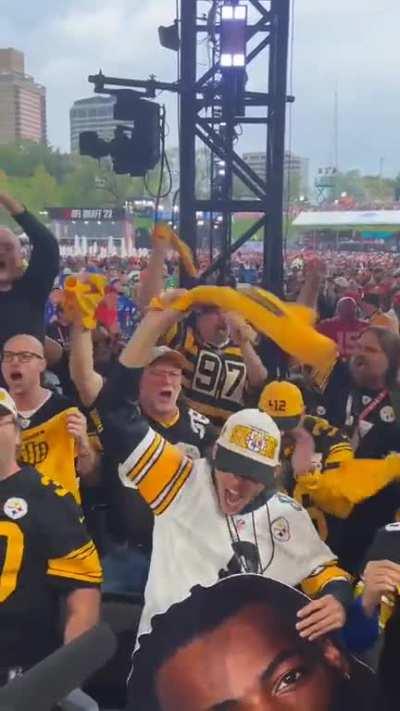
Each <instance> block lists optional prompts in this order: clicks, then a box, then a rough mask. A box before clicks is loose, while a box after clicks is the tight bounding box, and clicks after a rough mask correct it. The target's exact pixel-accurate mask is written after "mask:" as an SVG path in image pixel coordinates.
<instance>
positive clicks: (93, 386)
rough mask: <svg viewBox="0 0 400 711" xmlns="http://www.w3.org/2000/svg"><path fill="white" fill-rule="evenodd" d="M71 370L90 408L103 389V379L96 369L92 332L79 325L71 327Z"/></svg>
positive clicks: (80, 395)
mask: <svg viewBox="0 0 400 711" xmlns="http://www.w3.org/2000/svg"><path fill="white" fill-rule="evenodd" d="M69 368H70V373H71V379H72V382H73V383H74V385H75V387H76V389H77V391H78V393H79V397H80V399H81V401H82V404H83V405H85V406H86V407H90V405H92V403H93V402H94V401H95V400H96V398H97V396H98V395H99V393H100V391H101V388H102V387H103V378H102V376H101V375H100V374H99V373H96V371H95V369H94V359H93V341H92V332H91V331H88V330H87V329H85V328H83V326H81V325H80V324H77V323H74V324H72V326H71V343H70V356H69Z"/></svg>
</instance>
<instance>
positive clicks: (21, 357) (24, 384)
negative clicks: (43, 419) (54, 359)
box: [1, 334, 46, 409]
mask: <svg viewBox="0 0 400 711" xmlns="http://www.w3.org/2000/svg"><path fill="white" fill-rule="evenodd" d="M45 369H46V361H45V359H44V350H43V345H42V344H41V343H40V341H38V339H37V338H35V337H34V336H29V335H28V334H20V335H18V336H13V337H12V338H9V339H8V341H6V343H5V344H4V346H3V357H2V362H1V372H2V374H3V378H4V380H5V381H6V383H7V387H8V389H9V391H10V393H11V395H12V396H13V398H14V400H15V401H16V403H17V407H21V409H23V408H24V405H23V401H24V400H25V401H26V398H29V400H32V401H33V403H34V404H35V402H36V400H37V399H38V398H39V399H40V397H41V396H42V395H41V393H42V389H41V377H42V373H43V371H44V370H45ZM34 404H33V405H32V407H34ZM26 409H30V408H26Z"/></svg>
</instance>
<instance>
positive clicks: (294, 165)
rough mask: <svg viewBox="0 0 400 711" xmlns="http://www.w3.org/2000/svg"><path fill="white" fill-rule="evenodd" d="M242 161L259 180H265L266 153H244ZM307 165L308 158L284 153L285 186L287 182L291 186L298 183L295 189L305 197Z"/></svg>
mask: <svg viewBox="0 0 400 711" xmlns="http://www.w3.org/2000/svg"><path fill="white" fill-rule="evenodd" d="M243 160H244V161H246V163H248V165H249V166H250V168H252V169H253V170H254V172H255V173H257V175H258V176H259V177H260V178H263V179H265V171H266V165H265V163H266V153H262V152H258V153H244V154H243ZM308 165H309V160H308V158H302V157H301V156H297V155H295V154H294V153H291V152H290V151H285V159H284V166H283V167H284V176H285V185H287V182H288V181H290V182H291V183H292V185H293V184H296V183H297V181H298V183H297V187H298V189H299V191H300V193H302V194H304V195H307V194H308V187H309V186H308Z"/></svg>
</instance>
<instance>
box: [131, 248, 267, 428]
mask: <svg viewBox="0 0 400 711" xmlns="http://www.w3.org/2000/svg"><path fill="white" fill-rule="evenodd" d="M167 248H168V245H167V244H166V242H165V240H162V239H159V238H156V237H154V238H153V250H152V253H151V256H150V261H149V266H148V269H147V271H146V275H145V277H144V279H143V280H142V283H141V287H140V295H139V302H140V304H141V307H142V309H143V308H144V307H145V306H147V305H148V304H149V303H150V300H151V298H152V297H153V296H158V295H159V294H160V293H161V291H162V290H163V286H162V278H161V277H162V269H163V265H164V261H165V258H166V252H167ZM164 338H165V341H166V343H167V344H168V345H169V346H170V347H171V348H174V349H176V350H178V351H180V352H181V353H182V354H183V355H184V357H185V361H186V362H185V368H184V371H183V380H182V385H183V393H184V395H185V397H186V398H187V401H188V403H189V405H190V407H192V408H193V409H194V410H196V411H198V412H200V413H201V414H202V415H204V416H205V417H208V418H209V419H210V420H211V422H212V424H213V425H215V426H216V427H218V428H221V427H222V425H223V424H224V422H225V420H226V419H227V418H228V417H229V415H231V414H232V413H233V412H237V411H238V410H240V409H241V408H242V407H244V406H245V402H246V399H247V395H248V393H249V391H253V390H254V391H257V390H258V389H259V388H261V387H262V385H263V384H264V383H265V380H266V378H267V370H266V368H265V367H264V365H263V363H262V361H261V358H260V357H259V355H258V353H257V350H256V343H255V341H256V334H255V332H254V331H253V329H252V328H251V327H250V326H249V325H248V324H247V323H246V321H245V320H244V319H243V318H242V316H240V314H237V313H235V314H232V313H225V312H223V311H222V310H221V309H220V308H218V307H217V306H213V305H204V306H200V307H199V308H197V309H196V311H195V312H192V313H191V314H190V316H189V317H188V318H187V319H185V320H184V321H182V322H181V323H179V324H174V326H173V328H171V330H170V331H169V333H167V334H165V336H164Z"/></svg>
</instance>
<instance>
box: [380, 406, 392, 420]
mask: <svg viewBox="0 0 400 711" xmlns="http://www.w3.org/2000/svg"><path fill="white" fill-rule="evenodd" d="M379 415H380V418H381V420H382V422H386V423H390V422H394V421H395V419H396V415H395V414H394V410H393V407H392V406H391V405H386V407H382V410H381V411H380V413H379Z"/></svg>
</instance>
